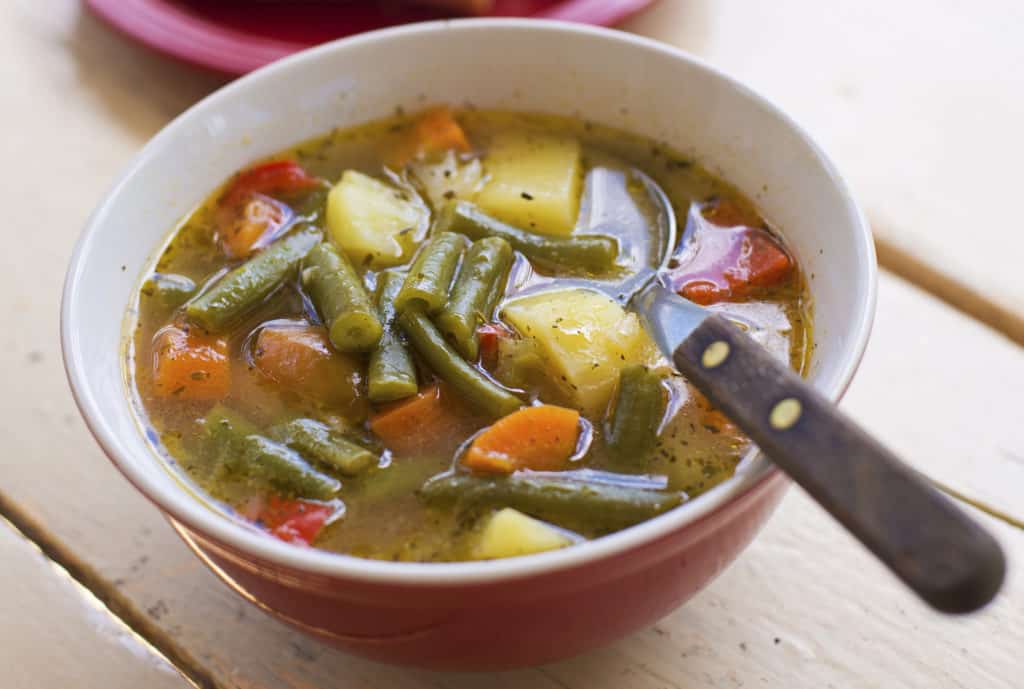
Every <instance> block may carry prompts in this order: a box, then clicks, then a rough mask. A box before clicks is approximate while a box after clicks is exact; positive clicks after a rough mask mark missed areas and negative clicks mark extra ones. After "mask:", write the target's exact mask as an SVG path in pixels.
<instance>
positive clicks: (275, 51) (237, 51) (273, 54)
mask: <svg viewBox="0 0 1024 689" xmlns="http://www.w3.org/2000/svg"><path fill="white" fill-rule="evenodd" d="M655 1H656V0H562V2H559V3H557V4H556V5H553V6H551V7H548V8H547V9H544V10H541V11H539V12H536V13H534V14H531V15H528V17H529V18H535V19H557V20H561V21H569V22H578V23H581V24H592V25H595V26H611V25H613V24H617V23H619V22H621V21H623V20H625V19H626V18H628V17H630V16H632V15H633V14H636V13H637V12H639V11H640V10H642V9H644V8H646V7H647V6H649V5H651V4H652V3H654V2H655ZM85 4H86V6H87V7H89V9H91V10H92V11H93V12H94V13H95V14H96V15H97V16H99V17H100V18H101V19H103V20H104V21H105V22H106V23H108V24H109V25H110V26H112V27H113V28H115V29H117V30H118V31H120V32H121V33H123V34H124V35H126V36H128V37H129V38H132V39H135V40H137V41H138V42H140V43H142V44H143V45H145V46H147V47H149V48H152V49H153V50H155V51H157V52H159V53H163V54H164V55H168V56H170V57H173V58H175V59H178V60H181V61H182V62H186V63H188V64H192V65H195V66H197V67H202V68H205V69H210V70H213V71H215V72H220V73H223V74H230V75H241V74H247V73H248V72H251V71H253V70H255V69H258V68H260V67H263V66H264V65H267V64H269V63H271V62H274V61H275V60H279V59H281V58H283V57H287V56H288V55H291V54H293V53H296V52H299V51H300V50H304V49H306V48H310V47H312V46H313V45H316V44H315V43H306V42H298V41H284V40H279V39H274V38H269V37H267V36H260V35H257V34H253V33H247V32H245V31H240V30H237V29H232V28H230V27H227V26H223V25H220V24H218V23H216V22H213V21H210V20H206V19H203V18H202V17H198V16H196V15H195V14H193V13H191V12H189V11H187V10H185V9H182V8H181V7H178V6H176V5H175V4H174V3H172V2H170V1H169V0H85ZM341 37H342V36H338V38H341Z"/></svg>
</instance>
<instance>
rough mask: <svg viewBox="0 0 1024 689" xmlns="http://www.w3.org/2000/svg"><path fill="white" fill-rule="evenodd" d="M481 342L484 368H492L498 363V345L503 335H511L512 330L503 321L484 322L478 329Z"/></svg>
mask: <svg viewBox="0 0 1024 689" xmlns="http://www.w3.org/2000/svg"><path fill="white" fill-rule="evenodd" d="M476 336H477V341H478V342H479V343H480V362H481V363H482V364H483V366H484V368H486V369H492V368H494V367H495V365H497V363H498V345H499V344H500V342H501V338H503V337H511V336H512V331H511V330H509V329H508V328H506V327H505V326H503V325H502V324H501V323H484V324H483V325H481V326H480V327H479V328H477V329H476Z"/></svg>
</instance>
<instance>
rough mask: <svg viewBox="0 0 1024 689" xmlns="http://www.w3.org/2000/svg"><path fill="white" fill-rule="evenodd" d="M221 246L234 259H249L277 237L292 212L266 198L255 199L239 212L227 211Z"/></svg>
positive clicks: (224, 217)
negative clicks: (275, 235)
mask: <svg viewBox="0 0 1024 689" xmlns="http://www.w3.org/2000/svg"><path fill="white" fill-rule="evenodd" d="M223 210H224V214H223V219H222V221H221V227H222V229H221V231H220V233H219V234H220V243H221V247H222V248H223V249H224V253H225V254H227V255H228V256H229V257H230V258H245V257H246V256H248V255H249V254H251V253H252V252H253V251H254V250H255V249H258V248H260V247H261V246H263V245H264V244H266V243H267V242H266V241H264V240H265V239H269V238H271V237H273V235H274V233H275V232H276V231H277V230H279V229H281V226H282V225H284V223H285V222H286V221H287V220H288V216H289V215H290V213H291V211H290V210H289V209H288V208H287V207H286V206H285V205H284V204H281V203H279V202H277V201H274V200H273V199H271V198H269V197H266V196H252V197H251V198H249V200H248V201H246V203H245V204H244V205H242V206H241V207H239V208H225V209H223Z"/></svg>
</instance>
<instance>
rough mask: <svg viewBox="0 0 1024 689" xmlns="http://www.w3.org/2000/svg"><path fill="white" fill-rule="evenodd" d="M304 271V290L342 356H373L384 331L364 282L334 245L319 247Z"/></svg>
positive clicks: (314, 251) (308, 259)
mask: <svg viewBox="0 0 1024 689" xmlns="http://www.w3.org/2000/svg"><path fill="white" fill-rule="evenodd" d="M303 265H304V267H303V269H302V286H303V287H305V288H306V291H307V292H309V296H310V297H311V298H312V299H313V304H315V305H316V308H317V311H319V312H320V318H321V319H323V322H324V325H326V326H327V329H328V332H329V336H330V338H331V344H333V345H334V346H335V348H337V349H338V350H339V351H342V352H369V351H372V350H373V348H374V347H376V346H377V343H378V342H380V338H381V334H382V333H383V328H382V326H381V323H380V318H378V317H377V310H376V309H375V308H374V307H373V304H372V303H371V302H370V296H369V295H368V294H367V293H366V286H365V285H364V284H363V280H362V278H360V277H359V275H358V274H356V271H355V269H354V268H353V267H352V264H351V263H349V260H348V258H346V257H345V255H344V254H342V253H341V252H340V251H338V250H337V249H336V248H335V247H334V246H333V245H331V244H328V243H326V242H324V243H322V244H319V245H318V246H317V247H316V248H315V249H313V250H312V251H310V252H309V255H308V256H307V257H306V260H305V263H304V264H303Z"/></svg>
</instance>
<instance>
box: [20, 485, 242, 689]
mask: <svg viewBox="0 0 1024 689" xmlns="http://www.w3.org/2000/svg"><path fill="white" fill-rule="evenodd" d="M0 518H2V519H5V520H6V521H8V522H9V523H10V524H11V525H12V526H13V527H14V528H15V530H16V531H18V532H19V533H20V535H21V536H22V537H24V538H25V539H27V540H28V541H30V542H32V543H33V544H35V546H36V547H37V548H39V550H40V551H42V553H43V554H44V555H45V556H46V557H47V558H49V559H50V560H51V561H52V562H54V563H55V564H56V565H58V566H59V567H61V568H62V569H63V570H64V571H65V572H67V573H68V575H69V576H70V577H71V578H72V579H74V580H75V581H76V582H78V584H80V585H81V586H82V587H83V588H85V589H86V591H88V592H89V593H90V594H92V595H93V596H94V597H95V598H96V600H97V601H99V602H100V603H101V604H102V605H103V606H104V607H105V608H106V610H107V611H108V612H109V613H110V614H111V615H113V616H114V617H115V618H117V619H118V620H120V622H121V623H122V624H124V625H125V626H126V627H128V629H130V630H131V631H132V632H133V633H134V634H135V635H137V636H138V637H140V638H141V639H142V640H144V641H145V643H146V644H148V645H149V646H150V647H151V648H152V650H154V651H155V652H156V653H158V654H160V655H162V656H163V657H164V658H165V659H166V660H167V662H169V663H170V664H171V665H173V666H174V667H175V669H177V670H178V672H180V673H181V674H182V676H183V677H184V678H185V680H186V681H188V682H191V683H192V685H194V686H195V687H197V689H233V688H232V687H228V686H227V685H224V684H222V683H221V682H218V681H217V680H216V679H215V678H214V677H213V675H211V674H210V673H209V672H208V671H207V670H206V669H204V668H203V666H202V665H201V664H200V663H199V662H198V661H197V660H196V659H195V658H194V657H193V656H192V655H191V654H190V653H189V652H188V651H186V650H185V649H184V648H182V647H181V646H180V645H179V644H178V643H177V642H176V641H175V640H174V639H172V638H171V637H170V635H168V634H167V633H166V632H165V631H164V630H162V629H161V628H160V627H159V626H158V625H157V624H155V623H154V622H153V621H152V620H150V619H149V617H147V616H146V615H145V614H144V613H143V612H142V611H140V610H139V609H138V608H136V607H135V605H133V604H132V602H131V601H130V600H129V599H128V598H127V597H126V596H125V595H124V594H122V593H121V592H120V591H119V590H118V588H117V587H116V586H115V585H113V584H112V583H111V582H109V581H107V579H106V578H104V577H103V576H102V575H101V574H99V573H98V572H97V571H96V570H95V569H93V568H92V567H91V566H90V565H89V564H87V563H85V562H83V561H82V560H81V559H80V558H78V557H76V556H75V554H74V553H73V552H72V551H71V549H69V548H68V547H67V546H65V545H64V544H63V543H62V542H61V541H60V539H58V538H57V537H56V536H55V535H53V534H52V533H50V532H49V530H47V529H46V528H45V527H44V526H42V525H41V524H39V522H38V521H36V520H35V519H34V518H33V517H32V516H31V515H29V514H28V513H27V512H26V511H25V510H23V509H22V508H21V507H19V506H18V505H17V504H16V503H15V502H14V501H13V500H11V499H10V498H9V497H7V496H6V495H4V493H3V492H0Z"/></svg>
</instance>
